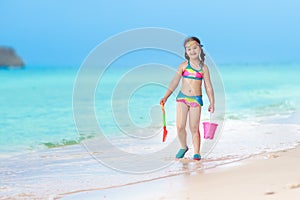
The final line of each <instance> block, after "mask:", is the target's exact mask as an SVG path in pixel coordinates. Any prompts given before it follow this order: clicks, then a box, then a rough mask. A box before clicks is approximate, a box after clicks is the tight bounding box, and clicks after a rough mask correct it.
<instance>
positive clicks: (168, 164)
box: [0, 63, 300, 199]
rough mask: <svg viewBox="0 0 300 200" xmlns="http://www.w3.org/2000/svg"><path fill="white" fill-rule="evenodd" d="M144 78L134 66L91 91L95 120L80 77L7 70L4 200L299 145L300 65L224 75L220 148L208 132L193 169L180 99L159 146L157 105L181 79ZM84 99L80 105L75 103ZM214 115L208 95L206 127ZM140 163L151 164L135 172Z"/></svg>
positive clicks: (1, 135)
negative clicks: (180, 154) (180, 137)
mask: <svg viewBox="0 0 300 200" xmlns="http://www.w3.org/2000/svg"><path fill="white" fill-rule="evenodd" d="M118 64H119V63H115V65H118ZM157 67H158V68H159V67H160V66H159V65H157V64H156V65H155V68H157ZM172 69H173V70H176V66H175V65H174V67H171V68H170V69H169V70H172ZM135 70H137V71H135ZM147 70H149V71H147ZM129 72H133V75H131V74H130V73H129ZM142 72H143V73H145V74H146V75H147V77H148V78H149V79H148V80H145V76H137V74H138V73H140V72H139V71H138V69H137V68H133V67H130V66H117V67H112V68H111V69H108V70H106V71H105V74H103V77H102V78H101V79H99V80H98V82H96V86H95V89H94V90H93V91H92V92H93V95H94V101H93V102H87V103H88V105H87V106H88V109H87V110H90V107H92V108H91V110H92V111H94V112H92V114H93V116H92V115H91V113H87V112H85V110H84V108H86V107H85V106H83V107H79V109H78V110H76V105H79V104H80V105H81V104H82V105H85V103H86V101H85V98H88V95H89V94H88V92H87V91H85V90H81V89H82V88H76V87H75V86H76V83H77V82H76V81H78V74H79V67H63V66H62V67H61V66H56V67H47V66H27V67H26V68H24V69H1V70H0V80H1V84H0V91H1V95H0V116H1V120H0V126H1V129H0V180H1V184H0V199H1V198H5V197H18V195H19V197H20V196H26V195H27V196H29V197H37V198H38V197H45V196H47V197H51V196H52V197H55V196H57V195H61V196H64V194H66V193H68V192H70V191H72V192H76V191H79V190H81V191H82V190H89V189H101V188H109V187H115V186H120V185H125V184H129V183H134V182H140V181H145V180H151V179H156V178H160V177H166V176H172V175H176V174H182V173H197V172H199V170H205V169H209V168H213V167H216V166H219V165H224V164H228V163H234V162H236V161H239V160H241V159H244V158H247V157H249V156H252V155H256V154H259V153H263V152H274V151H278V150H285V149H290V148H293V147H295V146H296V145H298V144H299V142H300V106H299V105H300V104H299V103H300V102H299V101H300V93H299V89H300V79H299V77H298V76H299V74H300V64H294V63H292V64H263V63H262V64H223V65H218V67H217V72H218V73H219V74H217V75H218V76H220V78H221V79H219V80H217V81H219V82H217V84H221V86H220V88H219V89H220V90H219V89H218V88H217V87H218V86H216V88H217V89H216V92H217V93H221V94H220V95H221V98H224V99H223V100H222V102H221V104H222V107H220V110H222V112H221V114H220V115H219V116H218V114H217V113H218V108H219V107H218V105H216V115H215V118H213V120H214V121H216V122H218V123H219V127H218V135H217V136H216V140H215V141H214V142H213V143H212V141H207V140H204V139H203V134H202V132H203V131H202V127H201V136H202V146H203V148H204V146H205V145H206V144H204V143H205V142H207V144H209V143H211V144H209V145H208V147H209V148H208V150H207V151H206V149H202V150H203V152H205V153H204V158H203V161H201V162H200V163H196V162H193V161H191V160H190V158H191V157H192V155H193V154H192V150H190V151H189V152H188V153H187V158H188V159H184V160H181V161H175V160H174V156H175V153H176V152H177V150H178V149H177V148H179V144H178V143H177V140H176V128H175V115H176V112H175V110H176V103H175V97H176V96H175V95H172V96H171V97H170V98H169V100H168V101H167V104H166V119H167V129H168V137H167V142H166V143H163V142H162V141H161V137H162V122H161V117H162V116H161V110H160V105H159V100H160V98H162V97H163V95H164V93H165V91H166V85H167V84H168V83H169V82H170V80H171V78H172V76H173V75H174V74H172V73H170V74H164V71H163V70H162V71H159V72H158V70H156V69H155V70H152V68H151V66H144V68H143V71H142ZM166 72H167V71H166ZM211 72H212V73H211V76H212V77H213V76H214V75H215V72H214V71H211ZM159 79H163V80H164V82H160V81H159ZM87 81H88V80H87ZM214 83H215V82H214V79H213V84H214ZM78 91H79V92H78ZM222 91H223V92H222ZM76 92H77V93H78V94H82V95H79V96H74V93H76ZM220 95H216V97H218V96H220ZM217 103H218V101H217ZM223 104H224V105H223ZM89 106H90V107H89ZM207 106H208V101H207V98H206V97H205V93H204V107H203V110H202V121H206V120H209V119H210V118H209V113H208V112H207ZM74 109H75V112H73V111H74ZM77 111H78V112H77ZM91 117H92V118H93V119H91ZM94 121H95V122H97V123H98V124H97V126H99V127H96V128H95V124H92V122H94ZM82 124H83V125H82ZM84 125H85V126H86V130H85V127H84ZM98 128H99V130H100V131H99V130H98ZM96 129H97V130H96ZM99 132H100V133H99ZM103 141H104V142H103ZM189 144H191V140H190V139H189ZM169 147H170V148H169ZM168 148H169V149H168ZM164 149H168V150H166V151H164ZM120 152H121V153H120ZM124 152H125V153H124ZM158 154H159V155H160V156H159V155H158ZM98 155H100V156H98ZM149 155H151V156H149ZM155 156H158V157H155ZM136 158H138V159H139V160H142V161H143V162H138V166H133V165H134V162H133V161H134V160H135V159H136ZM143 159H145V160H143ZM153 160H155V162H152V161H153ZM136 161H137V160H136ZM148 161H149V163H148ZM143 163H145V165H143ZM142 169H144V170H142ZM135 172H136V173H135ZM82 177H84V178H82ZM37 180H39V181H38V182H37ZM56 183H59V184H56ZM60 184H63V185H65V187H59V185H60ZM37 190H38V191H37ZM30 195H31V196H30Z"/></svg>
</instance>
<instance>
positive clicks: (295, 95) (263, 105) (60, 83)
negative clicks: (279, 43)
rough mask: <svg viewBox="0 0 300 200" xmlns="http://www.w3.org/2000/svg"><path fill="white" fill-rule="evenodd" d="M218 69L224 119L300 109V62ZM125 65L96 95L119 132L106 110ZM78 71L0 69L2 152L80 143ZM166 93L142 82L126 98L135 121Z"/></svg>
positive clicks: (146, 117) (144, 120)
mask: <svg viewBox="0 0 300 200" xmlns="http://www.w3.org/2000/svg"><path fill="white" fill-rule="evenodd" d="M218 68H219V72H220V74H221V76H222V79H223V82H224V87H225V94H226V118H228V119H237V120H242V119H245V118H257V117H269V116H278V117H280V116H286V115H289V114H291V113H293V112H295V111H297V110H298V109H299V99H300V94H299V92H298V91H299V89H300V88H299V87H300V79H299V77H298V75H299V74H300V68H299V65H297V64H289V65H286V64H280V65H279V64H274V65H272V64H255V65H254V64H253V65H250V64H248V65H245V64H244V65H243V64H239V65H237V64H231V65H221V66H218ZM123 69H124V70H123V71H122V70H121V71H120V70H119V71H118V73H119V74H118V73H117V72H116V73H107V74H106V76H105V77H104V79H103V81H104V82H105V84H106V85H105V84H104V86H105V87H106V88H107V89H106V90H104V91H103V90H101V91H100V90H97V91H96V96H95V98H96V103H95V104H96V108H95V110H96V114H97V117H98V118H101V117H102V118H103V116H105V117H107V118H105V119H106V120H104V121H103V120H102V121H101V122H102V124H101V125H102V126H103V128H104V129H106V131H108V132H109V134H110V133H111V134H112V135H113V134H117V132H118V131H117V129H115V127H114V125H113V121H112V120H111V118H110V117H109V115H107V116H106V115H105V113H110V112H111V110H109V108H108V107H109V105H110V103H111V101H110V100H111V95H112V94H113V89H114V88H115V84H116V81H117V80H118V79H119V78H120V77H119V75H122V73H124V72H125V71H126V70H128V68H126V69H125V68H123ZM174 69H175V68H174ZM112 70H113V69H112ZM77 71H78V68H75V67H74V68H72V67H69V68H68V67H31V66H28V67H26V68H25V69H22V70H10V69H8V70H5V69H3V70H0V80H1V85H0V91H1V96H0V115H1V121H0V125H1V130H0V155H1V156H2V157H3V156H4V157H5V156H9V155H13V154H20V153H24V152H28V151H37V150H40V149H47V148H52V147H57V146H64V145H72V144H77V143H79V142H80V141H81V140H83V139H84V138H82V137H81V136H80V135H79V134H78V133H77V131H76V127H75V123H74V120H73V113H72V94H73V86H74V82H75V79H76V74H77ZM156 76H157V75H156ZM108 80H109V81H108ZM164 92H165V88H164V87H162V86H159V85H154V86H153V85H152V86H151V85H150V86H144V87H142V88H140V89H138V90H136V91H135V93H134V94H133V95H132V97H131V99H130V100H129V103H128V99H124V104H126V103H128V110H129V111H128V112H129V115H130V117H131V120H132V121H133V123H134V124H135V125H138V126H141V127H145V126H148V125H149V124H150V120H151V116H150V114H149V112H150V111H151V109H150V108H149V107H147V106H145V102H147V103H148V104H149V105H154V104H157V102H159V100H160V98H161V97H162V96H163V94H164ZM174 98H175V97H173V96H172V97H171V98H170V100H169V101H168V105H167V111H168V124H171V125H174V124H175V103H174ZM118 100H119V101H122V99H118ZM119 103H120V102H119ZM206 104H207V102H206ZM126 105H127V104H126ZM154 114H155V115H158V117H157V119H159V120H156V121H155V124H154V125H155V126H160V125H161V124H160V113H159V110H157V111H156V112H154ZM126 116H127V115H126Z"/></svg>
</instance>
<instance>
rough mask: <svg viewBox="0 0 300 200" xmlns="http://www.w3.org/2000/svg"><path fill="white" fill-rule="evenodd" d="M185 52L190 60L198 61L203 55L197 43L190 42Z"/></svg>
mask: <svg viewBox="0 0 300 200" xmlns="http://www.w3.org/2000/svg"><path fill="white" fill-rule="evenodd" d="M185 51H186V53H187V55H188V56H189V57H190V59H197V58H199V55H200V53H201V48H200V46H199V44H198V43H197V42H196V41H190V42H188V43H187V44H186V45H185Z"/></svg>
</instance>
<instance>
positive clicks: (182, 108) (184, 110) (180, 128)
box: [176, 102, 189, 149]
mask: <svg viewBox="0 0 300 200" xmlns="http://www.w3.org/2000/svg"><path fill="white" fill-rule="evenodd" d="M188 111H189V107H188V106H187V105H186V104H184V103H181V102H178V103H177V115H176V127H177V135H178V138H179V142H180V146H181V149H185V148H186V147H187V144H186V130H185V126H186V119H187V114H188Z"/></svg>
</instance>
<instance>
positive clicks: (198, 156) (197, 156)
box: [193, 154, 201, 160]
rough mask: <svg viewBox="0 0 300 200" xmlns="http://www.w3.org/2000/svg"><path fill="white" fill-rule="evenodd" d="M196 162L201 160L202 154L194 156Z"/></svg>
mask: <svg viewBox="0 0 300 200" xmlns="http://www.w3.org/2000/svg"><path fill="white" fill-rule="evenodd" d="M193 159H194V160H201V156H200V154H194V158H193Z"/></svg>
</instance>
